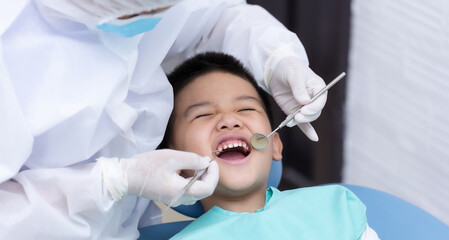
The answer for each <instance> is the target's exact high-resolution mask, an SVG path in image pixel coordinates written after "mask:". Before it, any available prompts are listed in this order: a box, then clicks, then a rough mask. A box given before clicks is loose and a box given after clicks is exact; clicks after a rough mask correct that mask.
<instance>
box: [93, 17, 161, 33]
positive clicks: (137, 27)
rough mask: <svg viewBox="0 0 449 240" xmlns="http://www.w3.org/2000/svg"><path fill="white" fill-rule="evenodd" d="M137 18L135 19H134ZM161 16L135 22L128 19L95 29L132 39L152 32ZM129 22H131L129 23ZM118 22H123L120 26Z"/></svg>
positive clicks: (144, 18) (108, 23)
mask: <svg viewBox="0 0 449 240" xmlns="http://www.w3.org/2000/svg"><path fill="white" fill-rule="evenodd" d="M136 18H137V17H136ZM161 19H162V16H161V15H159V14H155V15H154V16H153V15H151V16H148V17H142V18H138V19H136V20H134V21H133V20H132V19H128V21H126V20H114V21H110V22H107V23H104V24H101V25H98V26H97V28H98V29H101V30H103V31H106V32H111V33H115V34H117V35H120V36H122V37H128V38H129V37H134V36H135V35H137V34H141V33H144V32H148V31H151V30H153V29H154V28H155V27H156V25H157V24H158V23H159V22H160V21H161ZM129 20H131V21H129ZM120 22H125V23H124V24H120Z"/></svg>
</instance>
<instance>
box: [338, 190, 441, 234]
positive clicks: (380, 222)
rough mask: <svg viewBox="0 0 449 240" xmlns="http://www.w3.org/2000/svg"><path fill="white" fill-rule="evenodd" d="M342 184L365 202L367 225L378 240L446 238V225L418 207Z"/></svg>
mask: <svg viewBox="0 0 449 240" xmlns="http://www.w3.org/2000/svg"><path fill="white" fill-rule="evenodd" d="M342 185H343V186H345V187H346V188H348V189H349V190H351V191H352V192H353V193H355V195H357V197H359V199H360V200H361V201H362V202H363V203H364V204H365V205H366V208H367V210H366V216H367V218H368V224H369V226H370V227H371V228H372V229H374V230H375V231H376V232H377V235H378V236H379V238H380V239H382V240H389V239H407V240H422V239H432V240H448V239H449V226H447V225H446V224H444V223H443V222H441V221H440V220H438V219H437V218H435V217H434V216H432V215H431V214H429V213H428V212H426V211H424V210H422V209H421V208H419V207H417V206H415V205H413V204H411V203H409V202H407V201H405V200H403V199H400V198H398V197H395V196H393V195H391V194H388V193H385V192H382V191H379V190H375V189H372V188H368V187H362V186H356V185H349V184H342Z"/></svg>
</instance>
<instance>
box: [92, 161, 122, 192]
mask: <svg viewBox="0 0 449 240" xmlns="http://www.w3.org/2000/svg"><path fill="white" fill-rule="evenodd" d="M97 162H98V164H100V168H101V171H102V173H103V182H104V184H105V186H106V188H107V189H108V191H109V194H110V195H111V197H112V199H114V200H115V201H118V200H120V199H122V198H123V196H125V195H126V194H127V193H128V183H127V181H126V179H125V177H124V176H123V174H122V169H121V167H120V164H119V160H118V158H105V157H99V158H97Z"/></svg>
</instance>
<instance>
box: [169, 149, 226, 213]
mask: <svg viewBox="0 0 449 240" xmlns="http://www.w3.org/2000/svg"><path fill="white" fill-rule="evenodd" d="M217 153H220V151H219V150H214V151H212V159H211V160H210V161H209V162H212V161H214V160H215V157H216V156H217V155H216V154H217ZM206 170H207V168H205V169H202V170H199V171H197V172H195V174H194V175H193V177H192V179H190V181H189V182H188V183H187V184H186V185H185V186H184V187H183V188H182V190H181V191H180V192H179V193H178V194H177V195H176V196H175V197H174V198H173V199H172V200H171V201H170V203H169V204H168V205H167V207H165V209H164V210H163V211H162V213H164V212H165V211H166V210H167V209H169V208H171V207H172V206H173V205H174V204H175V203H176V201H178V200H179V199H180V198H181V197H182V196H183V195H184V193H186V192H187V190H188V189H189V188H190V187H191V186H192V185H193V184H194V183H195V182H196V181H197V180H198V179H199V178H200V177H201V176H202V175H203V174H204V173H205V172H206Z"/></svg>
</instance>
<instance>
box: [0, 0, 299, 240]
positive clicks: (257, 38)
mask: <svg viewBox="0 0 449 240" xmlns="http://www.w3.org/2000/svg"><path fill="white" fill-rule="evenodd" d="M47 2H55V1H44V0H42V1H27V0H15V1H1V3H0V54H1V55H0V182H1V184H0V209H1V210H0V239H88V238H92V239H112V238H114V239H135V238H137V236H138V231H137V228H138V226H143V225H148V224H152V223H155V222H158V221H160V219H152V218H151V216H152V215H157V214H159V212H158V210H157V209H156V208H155V206H154V204H152V203H151V201H149V200H147V199H144V198H137V197H135V196H126V197H124V198H123V199H121V200H119V201H114V200H113V199H112V198H111V197H110V195H109V194H108V192H107V189H106V187H105V186H104V184H103V181H102V173H101V169H100V168H99V166H98V164H96V162H95V158H97V157H99V156H106V157H108V156H116V157H129V156H132V155H134V154H137V153H142V152H147V151H152V150H154V149H155V148H156V147H157V146H158V144H159V143H160V141H161V139H162V137H163V134H164V131H165V127H166V124H167V121H168V118H169V116H170V112H171V110H172V105H173V95H172V89H171V86H170V84H169V82H168V81H167V79H166V75H165V73H164V70H166V71H168V70H170V69H171V68H172V67H173V66H175V65H176V64H178V63H180V62H181V61H183V60H184V59H186V58H187V57H190V56H193V55H194V54H196V53H199V52H204V51H209V50H215V51H223V52H227V53H230V54H232V55H234V56H236V57H238V58H239V59H241V60H242V61H243V62H244V64H245V65H246V66H247V67H248V68H250V70H251V71H252V72H253V73H254V74H255V77H256V78H257V79H258V80H259V81H263V78H264V76H263V75H264V69H263V68H264V64H265V62H266V61H267V59H268V58H269V56H270V54H271V53H273V52H274V51H276V50H277V49H278V48H280V47H289V48H290V49H292V50H293V51H294V52H295V53H296V54H297V55H298V56H300V57H301V58H302V59H303V60H304V62H307V59H306V55H305V52H304V49H303V46H302V45H301V43H300V42H299V40H298V38H297V36H296V35H295V34H294V33H291V32H289V31H286V29H285V27H284V26H282V25H281V24H280V23H279V22H278V21H277V20H275V19H274V18H273V17H272V16H271V15H269V14H268V13H267V12H266V11H265V10H264V9H262V8H260V7H257V6H250V5H247V4H246V3H245V2H244V1H240V0H226V1H225V0H185V1H181V2H179V3H177V4H176V5H174V6H173V7H171V8H170V9H169V10H167V11H166V13H165V14H164V15H163V17H162V20H161V21H160V22H159V23H158V25H157V26H156V27H155V28H154V29H153V30H151V31H149V32H146V33H144V34H140V35H136V36H135V37H132V38H124V37H120V36H118V35H115V34H112V33H108V32H104V31H101V30H99V29H96V28H94V27H92V26H90V27H86V24H85V22H83V21H82V19H77V18H76V17H73V16H67V17H61V16H64V14H65V13H64V12H58V11H57V9H49V8H47V6H46V4H47ZM74 2H76V1H74ZM58 4H62V5H64V4H73V3H68V1H63V0H59V3H58ZM129 7H130V8H132V7H135V6H131V5H130V6H129ZM156 171H157V170H156Z"/></svg>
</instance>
